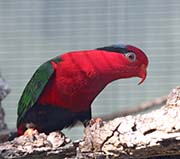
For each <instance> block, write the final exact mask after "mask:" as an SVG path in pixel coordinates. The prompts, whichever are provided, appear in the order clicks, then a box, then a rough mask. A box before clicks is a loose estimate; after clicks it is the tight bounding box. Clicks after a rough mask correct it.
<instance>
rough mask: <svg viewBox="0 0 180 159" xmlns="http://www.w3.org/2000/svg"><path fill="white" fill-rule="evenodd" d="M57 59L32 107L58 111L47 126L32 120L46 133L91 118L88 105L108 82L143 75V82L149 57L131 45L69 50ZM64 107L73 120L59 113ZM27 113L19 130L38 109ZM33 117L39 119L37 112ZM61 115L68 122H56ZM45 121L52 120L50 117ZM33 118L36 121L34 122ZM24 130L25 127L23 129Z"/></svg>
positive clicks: (59, 120)
mask: <svg viewBox="0 0 180 159" xmlns="http://www.w3.org/2000/svg"><path fill="white" fill-rule="evenodd" d="M59 58H61V62H58V63H55V62H53V61H52V62H51V64H52V66H53V68H54V70H55V72H54V74H53V75H52V77H51V78H50V79H49V81H48V83H47V85H46V86H45V88H44V90H43V91H42V93H41V95H40V96H39V98H38V100H37V102H36V104H35V105H34V106H33V107H32V109H35V107H37V108H38V107H39V108H40V107H41V108H42V107H47V106H51V107H52V108H55V109H56V108H57V110H58V111H59V112H58V111H57V112H58V113H59V114H57V117H56V119H57V121H56V122H55V121H49V125H48V124H47V125H46V124H44V125H43V124H41V122H42V121H39V119H37V120H34V121H32V123H33V124H34V125H36V127H40V128H39V131H43V132H46V133H49V132H51V131H53V130H58V129H62V128H64V127H66V126H69V125H71V124H72V123H73V122H74V121H75V120H80V121H82V122H84V121H86V120H90V118H91V111H90V109H91V104H92V102H93V100H94V99H95V98H96V96H97V95H98V94H99V93H100V92H101V91H102V90H103V89H104V88H105V86H106V85H107V84H108V83H110V82H111V81H114V80H117V79H121V78H130V77H140V78H142V81H141V82H140V83H142V82H143V81H144V80H145V78H146V68H147V66H148V58H147V56H146V55H145V54H144V52H143V51H141V50H140V49H138V48H136V47H134V46H131V45H126V46H125V45H124V46H121V45H119V46H118V45H114V46H111V47H104V48H99V49H96V50H87V51H76V52H69V53H66V54H63V55H61V56H60V57H59ZM36 105H37V106H36ZM58 108H60V109H58ZM61 109H63V111H62V110H61ZM64 110H65V111H68V112H70V114H69V115H71V116H73V117H72V119H71V117H70V116H69V117H68V113H67V116H65V115H64V116H63V115H62V114H63V113H64ZM38 111H39V110H38ZM48 111H49V109H48ZM48 111H47V110H46V112H45V114H46V117H47V116H48V117H49V116H51V114H48ZM29 112H30V113H29V114H31V115H28V111H27V113H26V115H25V117H24V119H23V120H22V124H20V126H19V131H21V130H22V128H20V127H22V125H24V126H23V127H25V123H28V122H31V121H30V118H32V116H33V115H34V114H35V113H37V110H33V111H29ZM40 112H42V110H40ZM83 112H85V114H86V115H85V116H84V117H82V116H83ZM78 113H79V114H78ZM72 114H73V115H72ZM76 114H78V116H76ZM54 116H55V114H54ZM58 116H63V117H62V118H61V117H58ZM81 117H82V119H81ZM36 118H38V117H37V114H36ZM42 118H43V117H42ZM44 118H45V117H44ZM63 118H64V119H65V120H68V119H69V122H68V123H65V124H64V125H58V124H57V123H59V122H61V121H62V120H63ZM42 120H45V119H42ZM48 120H54V119H53V118H52V117H49V119H48ZM36 121H38V122H37V123H36ZM53 122H55V123H56V124H55V123H53ZM42 125H43V126H42ZM56 125H57V126H56ZM51 127H52V128H51ZM23 129H24V130H25V128H23Z"/></svg>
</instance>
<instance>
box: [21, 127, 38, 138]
mask: <svg viewBox="0 0 180 159" xmlns="http://www.w3.org/2000/svg"><path fill="white" fill-rule="evenodd" d="M38 134H39V132H38V131H37V130H36V129H34V128H28V129H27V130H26V131H25V132H24V136H27V137H29V138H30V139H32V140H35V139H36V137H35V136H36V135H38Z"/></svg>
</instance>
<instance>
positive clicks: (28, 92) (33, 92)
mask: <svg viewBox="0 0 180 159" xmlns="http://www.w3.org/2000/svg"><path fill="white" fill-rule="evenodd" d="M52 61H53V62H55V63H58V62H60V61H61V58H60V57H56V58H54V59H52V60H50V61H47V62H46V63H44V64H42V65H41V66H40V67H39V68H38V69H37V70H36V72H35V73H34V75H33V76H32V78H31V80H30V81H29V82H28V84H27V85H26V87H25V89H24V91H23V93H22V96H21V98H20V100H19V103H18V119H17V125H19V123H20V122H21V120H22V118H23V117H24V115H25V113H26V112H27V111H28V110H29V109H30V108H31V107H32V106H33V105H34V104H35V103H36V102H37V100H38V98H39V96H40V95H41V93H42V91H43V90H44V88H45V86H46V84H47V83H48V81H49V79H50V78H51V76H52V75H53V73H54V71H55V70H54V68H53V66H52V64H51V62H52Z"/></svg>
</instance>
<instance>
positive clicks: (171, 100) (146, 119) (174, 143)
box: [0, 87, 180, 159]
mask: <svg viewBox="0 0 180 159" xmlns="http://www.w3.org/2000/svg"><path fill="white" fill-rule="evenodd" d="M179 112H180V87H177V88H175V89H173V90H172V92H171V93H170V94H169V95H168V98H167V102H166V105H164V106H163V107H161V108H160V109H158V110H154V111H152V112H150V113H147V114H138V115H136V116H131V115H129V116H126V117H120V118H116V119H113V120H111V121H109V122H104V121H100V120H99V122H97V123H94V124H93V125H89V126H88V127H86V128H85V130H84V137H83V139H81V140H80V141H77V142H70V140H69V139H68V138H66V137H65V136H64V134H62V133H60V132H52V133H50V134H49V135H45V134H43V133H41V134H38V133H37V134H35V135H33V136H31V137H29V136H21V137H18V138H15V139H14V140H13V141H10V142H5V143H2V144H1V145H0V158H8V159H9V158H33V159H35V158H40V157H41V158H46V159H57V158H59V159H63V158H64V159H65V158H66V159H70V158H79V159H89V158H95V159H108V158H118V159H141V158H142V159H144V158H146V159H160V158H163V159H166V158H173V159H175V158H180V124H179V123H180V113H179Z"/></svg>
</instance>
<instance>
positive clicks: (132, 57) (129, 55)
mask: <svg viewBox="0 0 180 159" xmlns="http://www.w3.org/2000/svg"><path fill="white" fill-rule="evenodd" d="M126 57H127V59H128V60H129V61H132V62H134V61H136V54H135V53H133V52H128V53H127V54H126Z"/></svg>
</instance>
